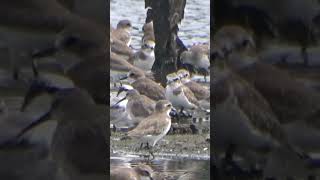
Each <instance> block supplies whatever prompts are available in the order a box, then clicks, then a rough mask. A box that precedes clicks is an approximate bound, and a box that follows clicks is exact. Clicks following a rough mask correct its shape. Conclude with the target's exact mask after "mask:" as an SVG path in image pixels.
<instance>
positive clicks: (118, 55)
mask: <svg viewBox="0 0 320 180" xmlns="http://www.w3.org/2000/svg"><path fill="white" fill-rule="evenodd" d="M132 29H137V28H135V27H134V26H132V24H131V22H130V21H129V20H121V21H119V22H118V24H117V27H116V28H112V27H110V79H111V80H110V89H111V92H110V104H111V110H110V123H111V125H112V129H114V130H115V131H117V130H121V126H123V125H124V124H125V126H127V127H128V128H129V132H127V133H126V135H127V136H128V137H131V138H135V139H138V146H140V149H143V148H146V149H148V150H149V153H150V155H151V156H152V158H154V155H153V151H152V148H153V147H154V146H155V145H156V143H157V142H158V141H159V140H161V139H162V138H163V137H164V136H165V135H166V134H167V133H168V132H169V130H170V128H171V124H172V121H171V117H172V116H175V115H178V116H187V115H189V116H193V115H194V114H187V113H186V111H188V112H193V113H194V112H199V113H198V114H202V116H205V115H208V113H209V112H210V89H209V87H208V86H205V85H203V84H200V83H198V82H196V81H195V80H192V78H191V73H190V72H189V71H188V70H186V69H183V68H181V69H179V70H178V71H177V72H173V73H170V74H168V75H166V79H167V83H166V86H165V87H163V86H162V85H161V84H160V83H157V82H156V81H155V80H154V77H153V74H152V72H151V69H152V67H153V64H154V62H155V55H154V48H155V36H154V30H153V22H152V21H151V22H149V23H145V24H144V25H143V27H142V30H143V36H142V40H141V49H140V50H138V51H136V52H134V50H133V49H132V48H131V45H130V42H131V30H132ZM181 61H182V63H184V64H188V66H192V67H193V69H196V70H202V71H203V70H205V71H207V72H210V69H209V68H210V61H209V45H208V44H198V45H193V46H192V47H191V48H190V50H187V51H184V52H183V53H182V54H181ZM117 84H120V86H117ZM123 92H125V93H123ZM124 122H127V123H124ZM189 123H191V121H190V122H189ZM144 145H145V146H144ZM130 146H131V145H130ZM144 166H145V165H144ZM124 169H126V170H127V171H128V168H126V167H114V168H113V169H111V175H112V176H111V178H112V177H113V178H115V179H116V178H117V177H118V176H120V175H119V173H118V172H120V171H124ZM129 169H130V168H129ZM134 170H136V171H134ZM131 171H132V174H135V173H137V172H140V175H141V176H142V175H143V174H141V172H144V171H139V169H131ZM146 174H147V176H149V175H150V174H151V173H146ZM146 174H144V175H146ZM122 176H125V175H122Z"/></svg>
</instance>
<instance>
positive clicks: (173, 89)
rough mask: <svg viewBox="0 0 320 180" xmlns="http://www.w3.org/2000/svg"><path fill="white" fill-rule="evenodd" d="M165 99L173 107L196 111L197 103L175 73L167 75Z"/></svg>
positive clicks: (181, 110)
mask: <svg viewBox="0 0 320 180" xmlns="http://www.w3.org/2000/svg"><path fill="white" fill-rule="evenodd" d="M166 98H167V99H168V100H169V101H170V102H171V103H172V105H173V106H174V107H179V108H180V112H183V110H184V109H197V108H199V103H198V100H197V98H196V97H195V96H194V94H193V92H192V91H191V90H190V89H189V88H187V87H186V86H184V85H183V84H182V83H181V81H180V79H179V77H178V75H177V74H176V73H171V74H168V75H167V86H166Z"/></svg>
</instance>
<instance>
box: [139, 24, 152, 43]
mask: <svg viewBox="0 0 320 180" xmlns="http://www.w3.org/2000/svg"><path fill="white" fill-rule="evenodd" d="M142 30H143V36H142V41H141V42H142V44H143V43H144V42H145V41H150V40H151V41H155V37H154V30H153V21H151V22H149V23H145V24H144V25H143V27H142Z"/></svg>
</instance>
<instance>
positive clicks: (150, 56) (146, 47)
mask: <svg viewBox="0 0 320 180" xmlns="http://www.w3.org/2000/svg"><path fill="white" fill-rule="evenodd" d="M154 46H155V42H154V41H151V40H148V41H145V42H144V44H143V45H142V47H141V49H140V50H139V51H138V52H136V53H134V54H133V56H131V57H130V58H129V60H128V61H129V62H130V63H131V64H133V65H135V66H136V67H138V68H141V69H143V70H145V71H151V68H152V66H153V63H154V61H155V57H154Z"/></svg>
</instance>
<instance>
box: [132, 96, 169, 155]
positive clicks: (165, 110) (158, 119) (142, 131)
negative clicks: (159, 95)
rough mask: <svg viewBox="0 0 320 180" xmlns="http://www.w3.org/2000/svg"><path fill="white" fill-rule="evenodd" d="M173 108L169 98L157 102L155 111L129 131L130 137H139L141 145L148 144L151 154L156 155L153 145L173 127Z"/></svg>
mask: <svg viewBox="0 0 320 180" xmlns="http://www.w3.org/2000/svg"><path fill="white" fill-rule="evenodd" d="M171 109H172V104H171V103H170V101H168V100H160V101H158V102H157V103H156V107H155V111H154V113H152V114H151V115H150V116H148V117H146V118H145V119H143V120H141V122H140V123H139V125H138V126H137V127H136V128H135V129H133V130H132V131H129V132H128V136H129V137H134V138H138V139H139V143H141V146H140V147H142V146H143V144H146V146H147V148H148V149H149V150H150V151H149V152H150V154H151V155H152V156H153V158H154V155H153V153H152V151H151V149H152V147H154V146H155V145H156V143H157V142H158V141H159V140H160V139H162V138H163V137H164V136H165V135H166V134H167V133H168V131H169V130H170V127H171V117H170V111H171Z"/></svg>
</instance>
